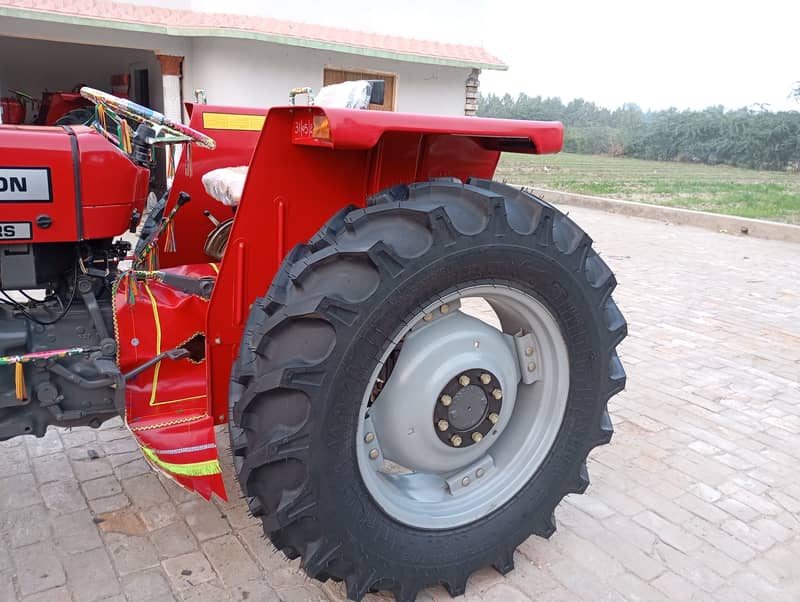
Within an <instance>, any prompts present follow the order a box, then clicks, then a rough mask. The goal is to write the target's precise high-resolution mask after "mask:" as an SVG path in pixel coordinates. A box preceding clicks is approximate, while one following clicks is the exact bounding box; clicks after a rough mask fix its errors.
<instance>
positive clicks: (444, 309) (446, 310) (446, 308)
mask: <svg viewBox="0 0 800 602" xmlns="http://www.w3.org/2000/svg"><path fill="white" fill-rule="evenodd" d="M439 311H440V312H442V313H443V314H447V313H450V306H449V305H448V304H447V303H445V304H444V305H442V306H441V307H440V308H439Z"/></svg>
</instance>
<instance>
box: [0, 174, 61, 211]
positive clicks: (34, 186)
mask: <svg viewBox="0 0 800 602" xmlns="http://www.w3.org/2000/svg"><path fill="white" fill-rule="evenodd" d="M52 200H53V190H52V186H51V183H50V169H49V168H47V167H0V203H50V202H52Z"/></svg>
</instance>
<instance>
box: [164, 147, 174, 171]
mask: <svg viewBox="0 0 800 602" xmlns="http://www.w3.org/2000/svg"><path fill="white" fill-rule="evenodd" d="M165 150H166V152H167V178H169V179H172V178H174V177H175V145H174V144H172V145H170V146H168V147H166V149H165Z"/></svg>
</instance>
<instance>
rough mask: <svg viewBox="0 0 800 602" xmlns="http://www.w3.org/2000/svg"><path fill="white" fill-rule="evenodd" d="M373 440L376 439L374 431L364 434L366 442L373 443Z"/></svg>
mask: <svg viewBox="0 0 800 602" xmlns="http://www.w3.org/2000/svg"><path fill="white" fill-rule="evenodd" d="M373 441H375V434H374V433H367V434H366V435H364V443H372V442H373Z"/></svg>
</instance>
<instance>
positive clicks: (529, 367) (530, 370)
mask: <svg viewBox="0 0 800 602" xmlns="http://www.w3.org/2000/svg"><path fill="white" fill-rule="evenodd" d="M534 370H536V362H531V363H530V364H528V372H533V371H534Z"/></svg>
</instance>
